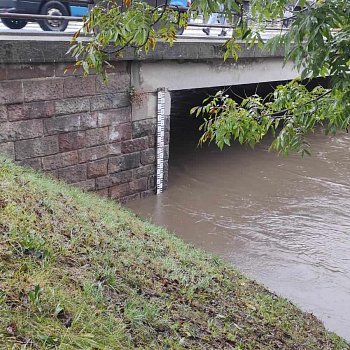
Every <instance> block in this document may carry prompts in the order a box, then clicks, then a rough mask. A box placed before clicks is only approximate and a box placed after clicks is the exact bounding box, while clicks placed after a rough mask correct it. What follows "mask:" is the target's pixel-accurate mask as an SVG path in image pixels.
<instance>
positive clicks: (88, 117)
mask: <svg viewBox="0 0 350 350" xmlns="http://www.w3.org/2000/svg"><path fill="white" fill-rule="evenodd" d="M80 128H81V129H82V130H85V129H91V128H97V117H96V116H95V115H92V114H91V113H84V114H82V115H81V117H80Z"/></svg>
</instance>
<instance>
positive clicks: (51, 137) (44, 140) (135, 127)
mask: <svg viewBox="0 0 350 350" xmlns="http://www.w3.org/2000/svg"><path fill="white" fill-rule="evenodd" d="M64 69H65V65H64V64H54V63H52V64H31V65H12V64H6V65H0V153H4V154H6V155H7V156H8V157H10V158H12V159H13V160H15V161H16V162H17V163H19V164H23V165H28V166H31V167H33V168H35V169H38V170H42V171H44V172H45V173H47V174H50V175H52V176H54V177H56V178H58V179H62V180H64V181H66V182H68V183H72V184H75V185H77V186H80V187H83V188H85V189H87V190H96V191H97V192H99V193H101V194H102V195H106V196H107V195H108V196H110V197H112V198H116V199H121V200H123V201H126V200H130V199H134V198H139V197H140V196H146V195H149V194H151V193H154V189H155V154H156V152H155V140H156V138H155V134H156V119H155V116H154V117H153V118H148V119H141V118H139V119H138V120H136V121H132V117H131V115H132V107H131V102H130V94H129V91H130V70H129V68H128V64H127V63H126V62H120V63H118V64H117V65H116V67H115V68H113V69H111V71H110V73H109V84H108V85H107V86H106V85H105V84H104V83H103V82H102V80H101V78H100V77H98V76H95V75H91V76H89V77H86V78H83V77H81V76H79V75H72V74H69V75H67V74H64Z"/></svg>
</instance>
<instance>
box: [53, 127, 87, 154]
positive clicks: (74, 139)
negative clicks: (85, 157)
mask: <svg viewBox="0 0 350 350" xmlns="http://www.w3.org/2000/svg"><path fill="white" fill-rule="evenodd" d="M58 144H59V148H60V152H67V151H73V150H76V149H80V148H84V147H85V131H76V132H69V133H66V134H59V135H58Z"/></svg>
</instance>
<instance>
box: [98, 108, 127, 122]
mask: <svg viewBox="0 0 350 350" xmlns="http://www.w3.org/2000/svg"><path fill="white" fill-rule="evenodd" d="M93 115H96V117H97V122H98V126H99V127H103V126H110V125H118V124H121V123H126V122H129V121H130V120H131V108H130V107H123V108H118V109H108V110H104V111H98V112H94V113H93Z"/></svg>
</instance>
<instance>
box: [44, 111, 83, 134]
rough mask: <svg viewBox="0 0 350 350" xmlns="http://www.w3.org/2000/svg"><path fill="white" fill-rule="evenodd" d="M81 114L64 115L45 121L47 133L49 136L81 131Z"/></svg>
mask: <svg viewBox="0 0 350 350" xmlns="http://www.w3.org/2000/svg"><path fill="white" fill-rule="evenodd" d="M80 118H81V114H72V115H64V116H60V117H54V118H50V119H47V120H45V121H44V128H45V133H46V134H48V135H52V134H57V133H61V132H69V131H75V130H80Z"/></svg>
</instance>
